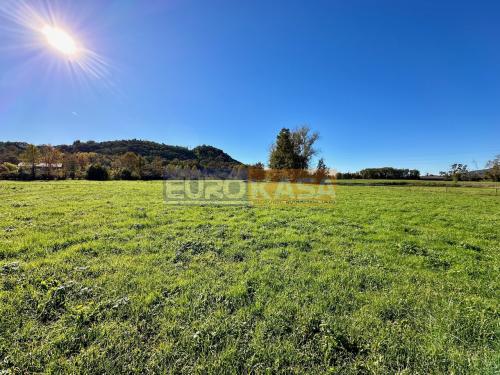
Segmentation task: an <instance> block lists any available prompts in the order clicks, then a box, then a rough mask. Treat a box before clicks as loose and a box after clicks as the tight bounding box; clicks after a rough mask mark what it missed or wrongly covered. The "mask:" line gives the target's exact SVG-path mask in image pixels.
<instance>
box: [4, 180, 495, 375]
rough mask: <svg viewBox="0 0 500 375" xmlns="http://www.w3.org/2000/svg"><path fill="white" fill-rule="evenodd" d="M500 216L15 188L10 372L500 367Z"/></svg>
mask: <svg viewBox="0 0 500 375" xmlns="http://www.w3.org/2000/svg"><path fill="white" fill-rule="evenodd" d="M499 213H500V197H499V196H495V195H494V194H493V195H492V194H491V193H489V194H485V193H484V192H483V190H481V189H474V188H461V189H456V190H451V191H448V192H447V193H443V191H442V190H439V189H438V190H436V189H433V188H427V187H412V188H408V187H397V186H396V187H370V186H359V187H358V186H339V187H338V188H337V203H336V204H335V205H328V206H326V205H325V206H319V207H258V208H246V207H168V206H166V205H165V204H164V202H163V200H162V184H161V182H104V183H102V182H96V183H92V182H85V181H75V182H45V183H44V182H35V183H16V182H1V183H0V370H7V372H6V373H10V372H12V373H37V372H55V373H61V372H63V373H95V374H102V373H186V374H188V373H234V374H241V373H266V372H271V373H275V372H286V373H353V374H354V373H356V374H357V373H377V374H388V373H398V372H399V373H421V374H427V373H457V374H458V373H484V374H490V373H495V372H496V371H500V367H499V365H498V364H499V361H500V355H499V350H500V345H499V336H498V335H499V312H498V308H499V302H498V297H499V292H500V288H499V282H498V274H499V264H500V256H499V250H500V229H499V228H500V226H499V219H500V217H499ZM9 370H10V372H9ZM0 372H1V371H0Z"/></svg>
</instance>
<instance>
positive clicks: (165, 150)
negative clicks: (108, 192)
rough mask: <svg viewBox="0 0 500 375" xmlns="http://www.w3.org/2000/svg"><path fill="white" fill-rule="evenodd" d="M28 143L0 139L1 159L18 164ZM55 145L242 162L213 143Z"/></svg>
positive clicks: (173, 158) (199, 161)
mask: <svg viewBox="0 0 500 375" xmlns="http://www.w3.org/2000/svg"><path fill="white" fill-rule="evenodd" d="M27 145H28V144H27V143H26V142H0V162H6V161H7V162H10V163H18V162H19V159H20V155H21V154H22V152H23V151H24V150H25V149H26V146H27ZM42 146H43V145H42ZM55 148H57V149H58V150H60V151H61V152H63V153H65V154H67V153H70V154H74V153H77V152H93V153H96V154H100V155H104V156H119V155H123V154H125V153H126V152H129V151H130V152H134V153H136V154H138V155H141V156H142V157H144V158H148V159H153V158H155V157H159V158H162V159H164V160H165V161H167V162H171V161H192V162H194V163H196V164H199V165H202V166H214V165H218V166H220V165H224V166H234V165H240V164H241V163H240V162H239V161H237V160H235V159H233V158H232V157H231V156H229V155H228V154H226V153H225V152H224V151H223V150H221V149H218V148H216V147H213V146H207V145H202V146H198V147H195V148H193V149H189V148H187V147H182V146H171V145H166V144H163V143H157V142H152V141H145V140H139V139H131V140H116V141H105V142H95V141H87V142H81V141H75V142H73V144H71V145H58V146H55Z"/></svg>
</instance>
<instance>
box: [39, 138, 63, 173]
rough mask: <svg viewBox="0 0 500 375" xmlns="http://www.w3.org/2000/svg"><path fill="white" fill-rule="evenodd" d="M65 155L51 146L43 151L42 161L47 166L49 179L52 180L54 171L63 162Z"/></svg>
mask: <svg viewBox="0 0 500 375" xmlns="http://www.w3.org/2000/svg"><path fill="white" fill-rule="evenodd" d="M62 156H63V154H62V153H61V151H59V150H58V149H56V148H54V147H52V146H51V145H48V146H45V147H44V148H43V149H42V156H41V160H42V163H44V164H45V170H46V173H47V177H48V178H52V177H53V176H52V170H53V169H54V168H55V167H56V166H57V164H58V163H60V162H61V160H62Z"/></svg>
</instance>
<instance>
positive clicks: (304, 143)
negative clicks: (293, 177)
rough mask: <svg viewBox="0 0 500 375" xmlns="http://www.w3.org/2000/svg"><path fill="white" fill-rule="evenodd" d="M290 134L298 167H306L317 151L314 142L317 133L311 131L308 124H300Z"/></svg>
mask: <svg viewBox="0 0 500 375" xmlns="http://www.w3.org/2000/svg"><path fill="white" fill-rule="evenodd" d="M290 134H291V139H292V143H293V147H294V151H295V155H296V158H297V164H298V167H299V169H308V168H309V165H310V163H311V159H312V158H313V156H314V155H316V154H317V152H318V151H317V149H316V148H314V144H315V143H316V141H317V140H318V139H319V134H318V133H317V132H311V129H309V127H308V126H301V127H300V128H297V129H295V130H293V131H292V132H291V133H290Z"/></svg>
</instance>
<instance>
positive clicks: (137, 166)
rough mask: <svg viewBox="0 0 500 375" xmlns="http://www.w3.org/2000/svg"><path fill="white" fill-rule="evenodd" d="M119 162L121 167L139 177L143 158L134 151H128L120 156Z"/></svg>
mask: <svg viewBox="0 0 500 375" xmlns="http://www.w3.org/2000/svg"><path fill="white" fill-rule="evenodd" d="M120 164H121V166H122V168H123V169H125V170H128V171H130V173H131V175H133V176H136V178H139V177H140V176H141V172H142V166H143V165H144V161H143V159H142V158H141V157H140V156H139V155H137V154H136V153H134V152H131V151H128V152H126V153H125V154H123V155H122V156H121V157H120Z"/></svg>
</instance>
